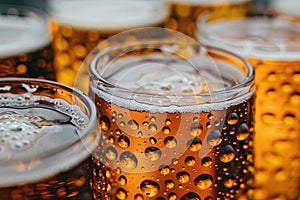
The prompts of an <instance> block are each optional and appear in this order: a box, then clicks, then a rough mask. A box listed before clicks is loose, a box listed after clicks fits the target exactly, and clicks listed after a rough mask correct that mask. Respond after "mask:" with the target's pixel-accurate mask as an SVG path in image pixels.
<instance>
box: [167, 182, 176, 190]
mask: <svg viewBox="0 0 300 200" xmlns="http://www.w3.org/2000/svg"><path fill="white" fill-rule="evenodd" d="M165 185H166V188H168V189H173V188H174V186H175V183H174V182H173V181H172V180H166V181H165Z"/></svg>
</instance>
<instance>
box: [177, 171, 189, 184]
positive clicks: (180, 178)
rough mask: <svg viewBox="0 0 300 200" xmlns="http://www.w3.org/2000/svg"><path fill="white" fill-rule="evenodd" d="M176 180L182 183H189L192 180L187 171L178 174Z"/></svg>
mask: <svg viewBox="0 0 300 200" xmlns="http://www.w3.org/2000/svg"><path fill="white" fill-rule="evenodd" d="M176 178H177V180H178V181H179V182H180V183H187V182H188V181H189V180H190V174H189V173H187V172H185V171H181V172H178V173H177V174H176Z"/></svg>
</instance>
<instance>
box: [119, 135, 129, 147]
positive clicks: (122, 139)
mask: <svg viewBox="0 0 300 200" xmlns="http://www.w3.org/2000/svg"><path fill="white" fill-rule="evenodd" d="M118 145H119V146H120V147H121V148H123V149H127V148H128V147H129V146H130V140H129V138H128V137H127V136H125V135H120V136H119V137H118Z"/></svg>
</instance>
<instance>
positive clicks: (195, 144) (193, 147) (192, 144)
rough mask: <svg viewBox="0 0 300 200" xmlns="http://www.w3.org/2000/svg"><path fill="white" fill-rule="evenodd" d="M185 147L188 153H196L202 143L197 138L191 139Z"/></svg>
mask: <svg viewBox="0 0 300 200" xmlns="http://www.w3.org/2000/svg"><path fill="white" fill-rule="evenodd" d="M187 146H188V148H189V150H190V151H193V152H196V151H199V150H200V149H201V147H202V141H201V140H200V139H199V138H193V139H191V140H190V141H188V143H187Z"/></svg>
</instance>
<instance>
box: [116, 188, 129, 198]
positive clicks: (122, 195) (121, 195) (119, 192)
mask: <svg viewBox="0 0 300 200" xmlns="http://www.w3.org/2000/svg"><path fill="white" fill-rule="evenodd" d="M116 198H117V199H118V200H125V199H126V198H127V192H126V191H125V190H124V189H123V188H118V189H117V192H116Z"/></svg>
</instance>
